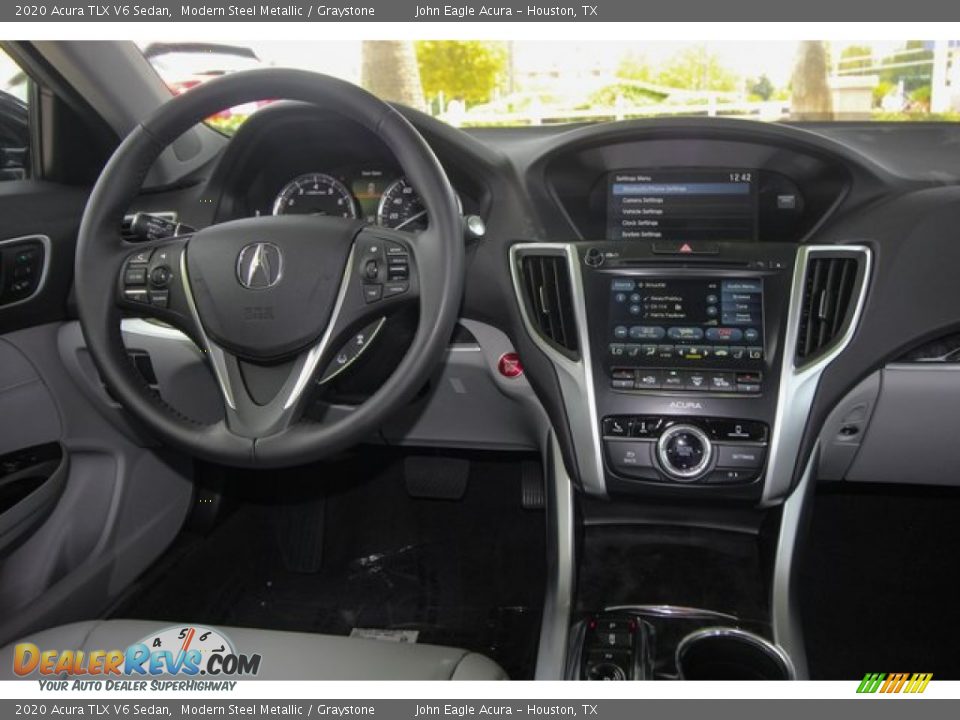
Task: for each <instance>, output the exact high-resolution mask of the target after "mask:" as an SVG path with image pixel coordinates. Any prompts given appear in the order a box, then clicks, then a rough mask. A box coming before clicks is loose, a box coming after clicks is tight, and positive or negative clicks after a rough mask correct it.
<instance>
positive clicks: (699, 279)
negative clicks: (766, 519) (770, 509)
mask: <svg viewBox="0 0 960 720" xmlns="http://www.w3.org/2000/svg"><path fill="white" fill-rule="evenodd" d="M795 255H796V246H793V245H775V244H764V245H762V246H758V245H756V244H753V243H724V244H721V243H712V242H708V243H686V242H679V241H677V242H671V241H654V242H651V243H643V242H631V243H623V242H620V243H616V242H613V243H603V244H596V245H591V246H590V247H588V248H586V249H585V250H584V261H583V262H582V263H581V267H580V270H581V282H582V285H583V295H584V303H585V308H586V315H587V318H588V320H587V324H588V331H587V334H588V338H589V345H590V351H591V355H592V357H593V358H594V359H595V360H594V362H592V363H591V365H592V367H591V370H592V373H591V377H590V381H591V382H592V384H593V392H594V396H595V404H596V412H597V420H598V422H599V425H600V439H601V446H602V448H601V452H602V462H603V471H604V485H605V487H606V489H607V491H608V492H609V493H626V494H637V493H642V492H647V493H653V494H660V495H663V494H671V493H676V492H681V493H687V494H689V493H708V494H710V495H723V496H730V497H739V498H757V499H759V497H760V494H761V492H760V485H761V478H762V474H763V470H764V468H765V466H766V461H767V454H768V450H769V443H770V434H771V433H770V428H771V425H772V424H773V422H774V416H775V413H776V398H777V391H778V383H779V373H778V372H777V368H778V367H779V365H780V362H781V359H782V353H783V333H782V331H781V328H782V327H783V326H784V324H785V321H786V316H787V311H788V305H789V297H790V289H791V283H792V275H793V273H792V271H793V265H794V259H795Z"/></svg>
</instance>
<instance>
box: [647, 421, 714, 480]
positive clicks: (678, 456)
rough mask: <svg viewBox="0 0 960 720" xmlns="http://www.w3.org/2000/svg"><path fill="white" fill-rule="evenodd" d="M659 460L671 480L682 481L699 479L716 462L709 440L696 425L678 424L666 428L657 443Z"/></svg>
mask: <svg viewBox="0 0 960 720" xmlns="http://www.w3.org/2000/svg"><path fill="white" fill-rule="evenodd" d="M657 460H658V462H659V464H660V468H661V469H662V470H663V471H664V473H666V474H667V475H668V476H669V477H671V478H673V479H674V480H678V481H680V482H691V481H693V480H697V479H698V478H700V477H701V476H702V475H703V474H704V473H705V472H706V471H707V469H708V468H709V466H710V463H711V461H712V460H713V446H712V444H711V443H710V438H709V437H707V434H706V433H705V432H704V431H703V430H701V429H700V428H698V427H696V426H694V425H688V424H684V423H681V424H678V425H673V426H671V427H669V428H667V429H666V430H665V431H664V432H663V433H662V434H661V435H660V439H659V440H658V441H657Z"/></svg>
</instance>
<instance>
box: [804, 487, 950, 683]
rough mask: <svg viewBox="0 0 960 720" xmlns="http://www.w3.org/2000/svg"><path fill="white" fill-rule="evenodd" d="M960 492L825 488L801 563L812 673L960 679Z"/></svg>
mask: <svg viewBox="0 0 960 720" xmlns="http://www.w3.org/2000/svg"><path fill="white" fill-rule="evenodd" d="M958 554H960V492H958V491H956V490H951V489H943V490H938V489H924V488H915V487H914V488H900V487H893V486H881V485H867V486H858V485H853V484H851V483H846V484H844V485H840V486H836V485H833V486H824V488H823V489H820V490H818V492H817V494H816V496H815V501H814V507H813V518H812V527H811V532H810V537H809V545H808V552H807V553H806V555H805V557H804V562H803V565H802V573H801V586H800V587H801V609H802V613H803V624H804V630H805V634H806V642H807V655H808V659H809V663H810V670H811V675H812V676H813V677H814V678H817V679H848V680H851V679H860V678H862V677H863V675H864V674H865V673H867V672H888V673H889V672H932V673H933V675H934V678H935V679H937V678H939V679H953V680H956V679H960V653H958V652H957V648H958V647H960V560H958Z"/></svg>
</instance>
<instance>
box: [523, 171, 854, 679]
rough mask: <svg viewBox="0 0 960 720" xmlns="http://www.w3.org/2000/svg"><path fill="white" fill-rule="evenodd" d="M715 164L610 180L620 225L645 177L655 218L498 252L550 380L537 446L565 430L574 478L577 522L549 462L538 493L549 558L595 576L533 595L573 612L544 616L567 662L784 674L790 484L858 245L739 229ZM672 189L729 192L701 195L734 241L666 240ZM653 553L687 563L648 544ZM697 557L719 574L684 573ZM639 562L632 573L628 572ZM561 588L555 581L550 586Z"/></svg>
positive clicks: (574, 666) (835, 348)
mask: <svg viewBox="0 0 960 720" xmlns="http://www.w3.org/2000/svg"><path fill="white" fill-rule="evenodd" d="M726 178H727V180H726V181H724V182H720V181H721V180H722V178H717V177H709V178H708V177H701V178H695V180H696V182H694V181H690V182H689V183H687V184H686V185H684V188H683V189H682V190H676V188H675V187H674V184H672V183H669V182H666V180H668V179H669V178H665V177H664V176H659V177H632V176H631V177H617V178H616V179H615V180H616V183H619V184H620V185H619V186H617V185H614V186H613V189H612V190H611V192H612V194H614V195H617V194H618V193H619V195H617V196H618V197H619V198H620V199H621V200H620V202H621V206H620V207H619V210H618V212H621V214H622V216H623V218H622V221H621V223H620V226H621V227H628V224H624V223H629V227H634V225H633V222H634V218H637V217H642V216H643V214H642V213H637V212H634V210H635V209H636V208H641V209H642V208H643V207H645V206H647V205H652V206H656V205H657V204H658V203H657V202H648V201H649V200H650V198H649V194H650V193H653V194H657V193H659V194H660V195H661V196H662V197H661V198H660V199H662V200H664V202H663V204H662V207H664V213H663V214H662V215H660V217H661V219H662V221H661V222H660V225H659V227H658V228H655V229H652V230H643V231H641V233H640V234H639V235H634V234H633V233H632V231H631V234H630V235H629V237H628V236H627V234H626V233H624V234H623V235H622V237H621V238H620V239H610V240H603V241H589V242H571V243H523V244H517V245H514V246H513V247H512V248H511V270H512V273H513V280H514V285H515V289H516V293H517V300H518V303H519V306H520V310H521V315H522V318H523V321H524V325H525V327H526V329H527V331H528V333H529V335H530V337H531V339H532V340H533V342H534V343H535V344H536V345H537V346H538V347H539V349H540V350H541V351H542V352H543V354H544V355H546V356H547V357H548V358H549V360H550V361H551V365H552V367H553V369H554V371H555V375H556V380H557V385H558V387H559V392H560V394H561V396H562V397H561V400H562V407H563V410H564V415H565V417H564V420H565V424H566V428H565V429H566V430H568V433H566V434H565V436H564V437H562V439H561V433H557V436H556V438H555V439H554V442H555V443H557V445H558V447H559V448H560V449H561V450H562V444H564V443H565V444H566V445H567V451H568V452H567V453H566V455H565V456H564V458H563V460H564V464H565V465H566V467H567V469H568V470H569V473H570V479H569V480H566V482H567V483H569V482H571V481H572V482H573V483H574V484H575V485H576V487H577V488H578V489H579V490H580V491H581V492H582V494H583V495H582V496H581V499H580V501H579V505H580V511H581V521H580V524H579V528H578V527H577V522H576V521H575V520H574V514H573V512H572V510H571V509H570V507H571V505H570V504H568V503H566V502H565V501H564V500H563V497H564V493H565V492H566V491H565V489H564V487H563V483H564V478H563V477H561V479H560V480H559V481H558V484H557V487H556V488H554V489H553V492H554V496H555V498H556V499H557V500H558V502H556V503H555V507H557V508H558V510H557V512H558V517H556V518H554V519H553V520H552V522H553V524H554V526H555V527H556V528H557V532H558V543H557V545H558V548H559V550H558V552H559V555H558V561H557V564H558V567H559V569H558V573H562V572H563V568H564V567H566V566H567V565H569V573H570V578H575V577H576V576H577V575H578V574H579V575H580V576H581V577H583V576H585V575H586V576H589V577H590V578H591V582H592V583H593V584H592V587H593V589H594V592H593V593H592V594H589V596H588V597H586V598H585V596H584V595H583V587H582V586H581V587H579V589H578V590H577V591H576V593H574V592H573V591H572V590H571V591H570V594H571V598H570V601H569V602H565V601H549V602H548V612H547V613H546V617H545V620H544V622H545V626H546V625H549V624H550V623H551V622H554V618H553V617H552V614H553V611H550V610H549V608H556V607H576V608H577V612H578V614H579V615H578V617H577V618H571V617H570V616H569V615H563V616H562V617H563V619H562V620H559V619H557V620H556V634H555V635H553V636H552V637H553V638H554V639H556V638H557V637H558V636H559V634H560V627H561V626H562V627H563V633H564V637H565V640H563V641H562V642H563V645H564V647H565V648H566V649H567V653H566V655H567V658H568V660H567V662H566V665H565V669H564V673H565V676H566V677H571V678H572V677H575V678H579V679H644V678H668V677H681V678H682V677H690V678H692V677H696V678H701V679H704V678H711V677H712V678H713V679H723V678H725V677H735V676H737V673H741V672H745V673H747V674H748V675H749V676H750V677H771V678H787V677H794V676H795V675H796V676H799V677H803V672H804V663H803V647H802V637H801V635H800V633H799V631H798V623H797V620H796V612H795V609H794V607H793V601H792V590H791V587H792V585H791V583H792V576H793V570H792V562H793V557H794V555H795V551H796V547H797V545H798V542H797V537H796V536H797V529H798V527H799V525H800V520H801V518H802V516H803V498H804V495H805V493H804V492H803V490H802V488H801V489H799V490H798V489H797V488H798V486H799V485H803V484H805V483H809V482H810V470H809V467H808V464H807V462H806V459H805V458H802V457H801V441H802V438H803V434H804V432H805V429H806V425H807V420H808V417H809V413H810V409H811V407H812V404H813V400H814V396H815V393H816V389H817V385H818V383H819V378H820V375H821V373H822V372H823V369H824V368H825V367H826V366H827V365H828V364H829V363H830V362H832V360H833V359H834V358H835V357H836V356H837V355H838V354H839V353H840V352H842V351H843V349H844V347H845V346H846V344H847V343H848V342H849V340H850V338H851V337H852V334H853V332H854V331H855V328H856V324H857V322H858V319H859V316H860V313H861V311H862V306H863V302H864V297H865V289H866V287H867V280H868V278H869V275H870V263H871V255H870V251H869V249H868V248H866V247H863V246H856V245H844V246H841V245H835V246H826V245H824V246H810V245H798V244H794V243H778V242H755V241H751V237H750V233H751V229H750V227H751V226H750V225H749V223H748V222H747V221H746V220H747V219H748V216H749V200H750V198H751V197H752V194H753V190H752V189H751V187H750V186H749V179H747V182H743V178H742V177H741V176H737V175H736V174H735V173H729V174H727V176H726ZM732 186H736V188H735V189H734V188H733V187H732ZM704 188H706V190H704ZM675 190H676V192H678V193H681V192H682V193H687V192H689V193H697V192H700V191H704V192H706V191H707V190H708V191H709V192H717V193H720V194H730V195H733V196H736V198H737V199H736V202H734V200H730V201H729V202H726V201H725V202H723V203H719V204H710V203H706V204H704V207H712V208H713V210H714V211H716V212H717V213H718V214H719V215H726V216H731V215H733V216H736V217H737V222H736V223H732V224H731V226H730V227H731V228H733V227H736V228H739V230H737V231H736V232H739V233H740V234H742V235H743V237H740V236H739V235H738V239H736V240H716V241H715V240H704V239H691V240H684V239H679V238H678V237H677V235H679V234H683V235H689V233H690V228H691V227H692V226H691V222H693V220H691V216H688V214H686V208H685V206H684V205H683V203H681V202H678V201H676V200H673V201H670V202H667V200H668V197H667V196H668V195H669V194H670V193H673V192H674V191H675ZM624 197H626V198H628V199H629V198H633V199H636V198H640V199H641V200H638V201H637V202H632V201H631V202H629V203H628V202H625V201H623V198H624ZM643 198H646V200H643ZM654 199H656V198H654ZM687 202H688V203H690V202H696V203H700V202H701V200H692V199H688V201H687ZM671 203H672V204H673V206H674V207H672V208H671V207H670V204H671ZM694 220H695V217H694ZM668 221H669V222H668ZM694 224H695V223H694ZM639 227H653V226H649V225H643V224H641V225H639ZM731 232H734V231H733V230H731ZM647 235H652V236H653V237H652V238H651V239H646V237H647ZM690 237H693V236H692V235H691V236H690ZM636 500H640V501H642V502H634V501H636ZM564 508H567V509H566V510H564ZM612 527H621V528H623V534H622V535H620V536H618V539H617V541H616V542H615V543H613V544H611V545H608V546H606V547H607V548H608V549H607V550H606V551H605V552H602V553H599V554H595V555H591V556H590V558H587V557H584V559H582V560H580V562H581V563H593V566H592V567H590V566H587V565H584V564H581V565H579V566H577V564H576V562H575V556H574V554H573V553H572V550H571V548H572V541H571V535H572V534H574V533H578V534H579V535H580V536H581V542H582V545H585V546H589V545H590V542H591V537H593V538H596V537H598V536H599V535H598V533H600V532H601V530H602V529H603V528H612ZM642 528H646V529H652V536H648V535H646V534H645V532H646V530H642ZM677 529H680V531H681V532H680V537H679V539H675V542H674V540H671V541H670V543H673V544H670V543H667V544H666V545H664V544H663V543H664V538H671V537H673V536H672V535H671V532H672V531H675V530H677ZM714 531H715V532H717V533H719V535H716V534H713V535H711V534H710V533H713V532H714ZM728 540H730V542H729V543H727V541H728ZM725 543H727V544H728V546H729V548H730V549H729V551H728V552H726V551H721V549H720V548H721V546H723V545H724V544H725ZM741 548H750V551H749V553H747V554H744V552H741ZM670 553H676V554H677V558H678V561H679V562H680V563H681V565H682V567H684V568H688V569H689V573H684V572H683V571H682V570H681V569H680V567H678V566H677V565H676V564H664V563H662V562H660V561H659V560H658V559H659V558H666V557H669V556H670ZM717 553H720V554H719V555H718V554H717ZM724 553H725V554H724ZM628 556H629V557H630V561H629V562H626V561H625V558H626V557H628ZM564 557H568V558H570V559H569V561H566V560H564ZM718 563H719V564H718ZM717 568H727V569H730V570H731V572H732V569H735V568H740V569H741V570H742V571H743V572H748V574H750V575H751V576H753V577H755V578H757V581H756V584H757V587H758V588H762V590H759V591H758V592H759V593H760V594H761V595H763V596H764V597H765V598H766V599H765V600H764V602H763V603H761V604H759V605H758V604H756V603H754V604H753V605H751V606H749V607H748V606H747V605H746V604H744V603H741V602H737V597H736V596H737V589H736V588H735V587H733V586H732V585H729V583H731V582H733V580H732V578H725V577H723V576H722V572H720V571H718V570H717ZM585 569H590V572H584V570H585ZM705 569H706V571H707V572H708V573H713V572H720V576H715V577H713V578H712V582H711V583H710V585H709V586H707V585H703V586H702V587H699V588H698V587H697V585H696V584H697V583H698V580H699V578H700V577H703V575H702V573H703V571H704V570H705ZM697 573H701V574H700V575H699V576H698V575H697ZM625 574H626V576H625ZM641 575H642V577H643V578H645V580H646V582H644V583H638V584H634V582H635V577H634V576H637V577H639V576H641ZM688 575H689V576H688ZM607 578H609V579H607ZM704 582H706V581H704ZM608 583H609V585H608ZM571 586H572V582H570V581H568V582H564V581H563V579H562V577H560V578H558V581H557V582H556V587H557V588H558V590H557V592H567V591H566V590H564V588H567V587H571ZM587 587H588V588H589V587H591V586H590V585H588V586H587ZM598 587H602V588H603V592H602V593H598V592H596V589H597V588H598ZM621 589H622V590H623V591H624V592H621ZM614 595H617V597H613V596H614ZM691 602H692V603H695V604H691ZM644 603H647V604H646V605H645V604H644ZM650 603H654V604H655V605H656V607H654V608H653V609H651V607H652V606H650V605H649V604H650ZM674 603H675V604H676V608H675V610H674V611H669V612H661V611H662V610H663V608H664V607H671V606H672V605H671V604H674ZM724 603H729V605H730V607H726V608H724V610H723V611H722V612H718V611H717V610H716V609H715V608H717V607H718V605H720V604H724ZM657 608H659V610H658V609H657ZM691 608H693V609H691ZM745 610H749V612H748V613H747V614H744V611H745ZM691 613H692V615H691ZM561 615H562V613H560V614H558V617H560V616H561ZM571 623H572V624H571ZM681 651H682V652H681Z"/></svg>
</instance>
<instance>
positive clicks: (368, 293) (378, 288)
mask: <svg viewBox="0 0 960 720" xmlns="http://www.w3.org/2000/svg"><path fill="white" fill-rule="evenodd" d="M382 297H383V285H364V286H363V299H364V300H365V301H366V302H368V303H372V302H376V301H377V300H379V299H380V298H382Z"/></svg>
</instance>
